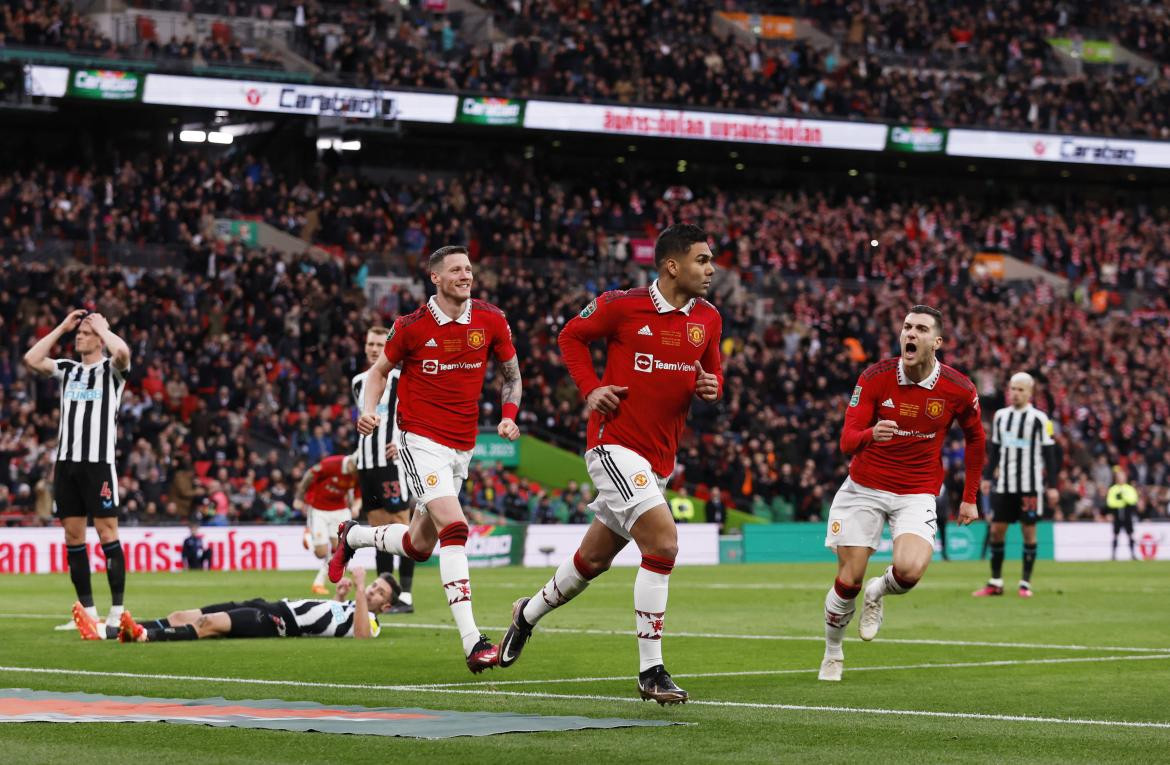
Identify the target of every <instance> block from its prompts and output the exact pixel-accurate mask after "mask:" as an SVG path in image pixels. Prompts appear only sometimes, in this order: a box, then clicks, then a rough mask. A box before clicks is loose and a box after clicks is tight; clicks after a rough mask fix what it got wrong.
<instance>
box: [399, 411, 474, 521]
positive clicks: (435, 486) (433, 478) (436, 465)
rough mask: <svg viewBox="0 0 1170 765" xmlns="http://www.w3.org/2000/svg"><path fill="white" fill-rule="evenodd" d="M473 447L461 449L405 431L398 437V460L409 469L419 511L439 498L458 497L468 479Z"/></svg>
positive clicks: (407, 478) (408, 473)
mask: <svg viewBox="0 0 1170 765" xmlns="http://www.w3.org/2000/svg"><path fill="white" fill-rule="evenodd" d="M471 454H472V450H471V449H468V450H466V451H460V450H458V449H452V448H451V447H449V446H443V444H440V443H437V442H435V441H432V440H431V439H429V438H427V437H426V436H420V435H418V434H416V433H407V432H405V431H403V432H401V433H400V434H399V438H398V459H399V460H401V462H402V467H403V469H404V470H405V475H406V482H407V483H408V484H409V488H410V496H412V497H414V498H415V502H416V503H417V504H416V505H415V506H416V507H417V508H418V509H419V511H420V512H421V511H423V510H425V509H426V504H427V503H428V502H430V501H431V500H432V499H438V498H439V497H458V496H459V489H460V488H461V487H462V486H463V481H464V479H465V478H467V469H468V466H469V465H470V464H471Z"/></svg>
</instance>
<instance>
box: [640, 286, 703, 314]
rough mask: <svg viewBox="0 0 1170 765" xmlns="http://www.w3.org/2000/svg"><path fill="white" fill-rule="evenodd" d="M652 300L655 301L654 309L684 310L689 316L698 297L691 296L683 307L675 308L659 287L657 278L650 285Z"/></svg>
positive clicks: (661, 311)
mask: <svg viewBox="0 0 1170 765" xmlns="http://www.w3.org/2000/svg"><path fill="white" fill-rule="evenodd" d="M650 300H651V301H652V302H653V303H654V309H655V310H656V311H658V313H670V312H671V311H682V312H683V313H684V314H685V315H687V316H690V315H691V309H692V308H694V307H695V302H696V298H691V299H690V300H688V301H687V304H686V305H684V306H683V307H682V308H675V307H674V306H672V305H671V304H670V303H669V302H668V301H667V299H666V297H664V296H663V294H662V290H660V289H658V280H657V279H655V280H654V283H653V284H651V285H650Z"/></svg>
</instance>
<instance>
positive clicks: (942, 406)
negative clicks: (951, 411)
mask: <svg viewBox="0 0 1170 765" xmlns="http://www.w3.org/2000/svg"><path fill="white" fill-rule="evenodd" d="M946 408H947V402H946V400H945V399H941V398H928V399H926V416H927V417H933V418H935V419H938V418H939V417H942V416H943V412H944V411H946Z"/></svg>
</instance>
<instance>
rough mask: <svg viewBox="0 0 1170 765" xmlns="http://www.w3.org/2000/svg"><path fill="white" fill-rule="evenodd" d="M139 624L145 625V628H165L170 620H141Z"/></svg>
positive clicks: (169, 624) (169, 623)
mask: <svg viewBox="0 0 1170 765" xmlns="http://www.w3.org/2000/svg"><path fill="white" fill-rule="evenodd" d="M141 624H142V626H143V627H146V629H148V630H165V629H166V628H167V627H169V626H171V620H170V619H151V620H150V621H148V622H142V623H141Z"/></svg>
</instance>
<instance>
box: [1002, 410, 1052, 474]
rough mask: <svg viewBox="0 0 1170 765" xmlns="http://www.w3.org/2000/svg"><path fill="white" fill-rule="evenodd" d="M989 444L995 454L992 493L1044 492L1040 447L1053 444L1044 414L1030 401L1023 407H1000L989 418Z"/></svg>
mask: <svg viewBox="0 0 1170 765" xmlns="http://www.w3.org/2000/svg"><path fill="white" fill-rule="evenodd" d="M990 443H991V449H992V454H993V456H996V455H998V462H996V463H995V465H994V467H998V468H999V475H998V476H997V477H996V479H995V485H994V487H993V488H994V491H995V493H996V494H1036V493H1039V492H1042V491H1044V467H1045V460H1044V448H1045V447H1052V446H1054V445H1055V442H1054V441H1053V440H1052V421H1051V420H1049V419H1048V415H1046V414H1044V412H1041V411H1040V410H1039V409H1037V408H1036V407H1034V406H1032V405H1031V404H1028V406H1026V407H1024V408H1023V409H1016V408H1015V407H1011V406H1007V407H1004V408H1003V409H1000V410H999V411H997V412H996V413H995V417H994V418H993V419H992V421H991V441H990ZM1053 477H1055V476H1053Z"/></svg>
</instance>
